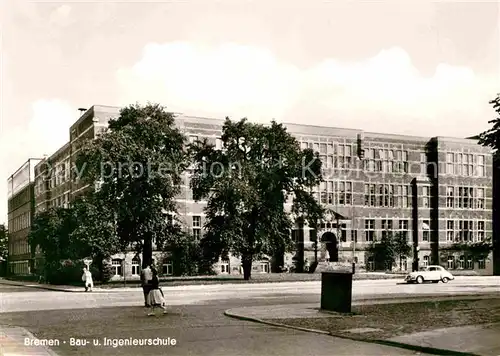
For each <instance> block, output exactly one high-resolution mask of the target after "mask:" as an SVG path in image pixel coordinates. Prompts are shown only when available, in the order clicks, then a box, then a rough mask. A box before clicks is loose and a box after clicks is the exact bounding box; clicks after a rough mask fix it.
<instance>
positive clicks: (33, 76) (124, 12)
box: [0, 0, 500, 223]
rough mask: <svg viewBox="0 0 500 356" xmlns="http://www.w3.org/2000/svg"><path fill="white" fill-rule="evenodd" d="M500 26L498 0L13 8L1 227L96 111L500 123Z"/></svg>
mask: <svg viewBox="0 0 500 356" xmlns="http://www.w3.org/2000/svg"><path fill="white" fill-rule="evenodd" d="M499 23H500V6H499V2H498V1H489V2H479V1H474V2H472V1H471V2H464V1H441V2H431V1H427V0H418V1H417V0H412V1H409V0H395V1H344V0H336V1H317V0H310V1H305V0H301V1H298V0H286V1H285V0H268V1H263V0H261V1H249V0H220V1H214V0H184V1H182V0H177V1H148V2H146V1H144V2H141V1H134V2H132V1H126V0H125V1H119V2H118V1H115V2H108V1H105V0H104V1H100V2H97V1H65V2H49V1H37V0H32V1H26V0H2V1H1V2H0V35H1V36H0V55H1V57H0V60H1V62H0V69H1V71H0V84H1V86H0V223H2V222H4V221H5V222H6V220H7V197H6V196H7V178H8V177H9V176H10V175H11V174H12V173H13V172H14V171H15V170H16V169H17V168H19V167H20V166H21V165H22V164H23V163H24V162H25V161H26V160H27V159H28V158H29V157H41V156H42V155H43V154H48V155H50V154H52V153H53V152H55V151H56V150H57V149H58V148H59V147H60V146H62V145H63V144H64V143H65V142H67V141H68V139H69V132H68V131H69V126H70V125H71V123H73V122H74V121H75V120H76V119H77V117H78V111H77V109H78V108H82V107H83V108H89V107H90V106H92V105H94V104H100V105H111V106H124V105H128V104H133V103H136V102H139V103H146V102H147V101H151V102H158V103H160V104H162V105H164V106H166V107H167V109H169V110H171V111H175V112H182V113H184V114H187V115H197V116H207V117H215V118H221V119H223V118H225V117H226V116H229V117H231V118H233V119H240V118H242V117H247V118H249V119H250V120H251V121H255V122H268V121H270V120H271V119H276V120H277V121H280V122H293V123H304V124H313V125H328V126H336V127H349V128H357V129H363V130H366V131H375V132H388V133H400V134H409V135H423V136H456V137H467V136H471V135H474V134H476V133H478V132H481V131H483V130H485V129H487V128H488V127H489V124H488V120H491V119H493V118H494V117H495V113H494V111H493V110H492V107H491V105H490V104H489V103H488V102H489V101H490V100H492V99H493V98H494V97H495V96H496V94H497V93H499V92H500V25H499ZM2 182H3V183H2Z"/></svg>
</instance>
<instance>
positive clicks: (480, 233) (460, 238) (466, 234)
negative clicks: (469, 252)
mask: <svg viewBox="0 0 500 356" xmlns="http://www.w3.org/2000/svg"><path fill="white" fill-rule="evenodd" d="M474 236H475V237H476V240H477V241H483V240H484V238H485V221H481V220H479V221H477V222H476V224H474V221H473V220H447V221H446V240H447V241H450V242H472V241H474Z"/></svg>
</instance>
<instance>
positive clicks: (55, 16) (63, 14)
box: [49, 4, 73, 27]
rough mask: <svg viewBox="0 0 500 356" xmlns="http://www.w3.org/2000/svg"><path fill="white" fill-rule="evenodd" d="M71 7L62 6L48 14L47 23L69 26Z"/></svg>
mask: <svg viewBox="0 0 500 356" xmlns="http://www.w3.org/2000/svg"><path fill="white" fill-rule="evenodd" d="M72 22H73V20H72V19H71V6H69V5H67V4H64V5H61V6H59V7H58V8H57V9H55V10H54V11H52V12H51V13H50V17H49V23H50V24H52V25H56V26H61V27H65V26H68V25H69V24H71V23H72Z"/></svg>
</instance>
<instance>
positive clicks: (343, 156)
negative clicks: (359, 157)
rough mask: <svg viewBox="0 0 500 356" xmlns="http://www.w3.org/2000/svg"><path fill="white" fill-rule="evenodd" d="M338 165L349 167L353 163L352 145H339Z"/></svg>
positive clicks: (342, 167) (341, 167)
mask: <svg viewBox="0 0 500 356" xmlns="http://www.w3.org/2000/svg"><path fill="white" fill-rule="evenodd" d="M337 155H338V167H339V168H340V169H344V168H348V167H349V166H350V164H351V156H352V147H351V145H339V146H338V152H337Z"/></svg>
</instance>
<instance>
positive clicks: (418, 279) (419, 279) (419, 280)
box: [417, 276, 424, 284]
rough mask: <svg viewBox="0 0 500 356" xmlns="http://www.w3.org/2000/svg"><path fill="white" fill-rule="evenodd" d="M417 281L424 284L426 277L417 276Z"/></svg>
mask: <svg viewBox="0 0 500 356" xmlns="http://www.w3.org/2000/svg"><path fill="white" fill-rule="evenodd" d="M417 283H418V284H422V283H424V277H422V276H418V277H417Z"/></svg>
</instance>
